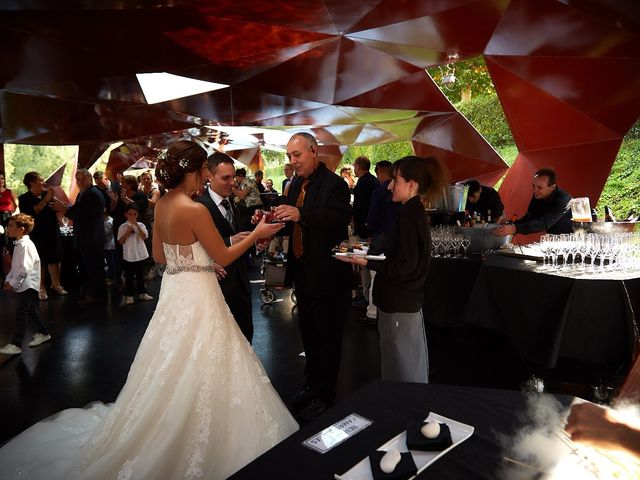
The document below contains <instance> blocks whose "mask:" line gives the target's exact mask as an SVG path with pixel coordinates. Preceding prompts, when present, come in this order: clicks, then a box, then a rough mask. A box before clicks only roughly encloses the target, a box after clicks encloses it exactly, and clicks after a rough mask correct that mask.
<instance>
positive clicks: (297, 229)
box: [292, 178, 309, 258]
mask: <svg viewBox="0 0 640 480" xmlns="http://www.w3.org/2000/svg"><path fill="white" fill-rule="evenodd" d="M308 183H309V179H308V178H305V179H304V180H303V181H302V187H300V193H299V194H298V198H297V199H296V207H298V208H300V207H302V206H303V205H304V197H305V195H306V193H307V184H308ZM292 236H293V256H294V257H296V258H300V257H301V256H302V254H303V253H304V249H303V246H302V227H301V226H300V223H299V222H296V223H294V224H293V232H292Z"/></svg>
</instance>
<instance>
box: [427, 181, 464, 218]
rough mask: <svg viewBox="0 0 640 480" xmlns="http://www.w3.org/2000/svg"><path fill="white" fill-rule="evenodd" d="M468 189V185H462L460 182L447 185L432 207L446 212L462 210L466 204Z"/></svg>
mask: <svg viewBox="0 0 640 480" xmlns="http://www.w3.org/2000/svg"><path fill="white" fill-rule="evenodd" d="M468 191H469V186H468V185H462V184H461V183H456V184H455V185H447V186H446V187H445V188H444V192H443V195H442V197H441V198H440V199H439V200H438V203H437V204H436V205H434V208H435V209H436V210H441V211H446V212H463V211H464V207H465V206H466V204H467V192H468Z"/></svg>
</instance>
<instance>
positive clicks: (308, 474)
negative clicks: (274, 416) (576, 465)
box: [230, 381, 573, 480]
mask: <svg viewBox="0 0 640 480" xmlns="http://www.w3.org/2000/svg"><path fill="white" fill-rule="evenodd" d="M554 397H555V398H556V399H558V400H559V401H560V403H562V404H563V405H565V406H568V405H569V404H570V403H571V400H572V399H573V397H569V396H564V395H559V396H556V395H554ZM526 399H527V397H526V395H525V394H523V393H520V392H515V391H507V390H493V389H482V388H470V387H456V386H447V385H433V384H431V385H425V384H415V383H393V382H383V381H376V382H373V383H370V384H369V385H367V386H366V387H364V388H362V389H361V390H359V391H358V392H356V393H355V394H354V395H353V396H352V397H351V398H350V399H348V400H346V401H344V402H341V403H340V404H338V405H336V406H334V407H333V408H331V409H330V410H329V411H327V412H326V413H325V414H324V415H322V416H321V417H320V418H318V419H316V420H314V421H313V422H311V423H309V424H308V425H306V426H304V427H303V428H302V429H301V430H300V431H298V432H297V433H295V434H293V435H291V437H289V438H288V439H286V440H285V441H283V442H282V443H280V444H279V445H276V446H275V447H274V448H272V449H271V450H269V451H268V452H267V453H265V454H264V455H262V456H261V457H258V458H257V459H256V460H254V461H253V462H252V463H250V464H249V465H247V466H246V467H245V468H243V469H242V470H240V471H239V472H237V473H236V474H235V475H233V476H232V477H230V478H232V479H236V480H240V479H258V478H278V479H305V480H313V479H331V478H333V475H334V474H335V473H338V474H342V473H344V472H346V471H347V470H349V469H350V468H351V467H352V466H354V465H355V464H356V463H358V462H359V461H360V460H362V459H363V458H365V457H366V456H368V455H369V454H370V453H371V452H373V451H375V450H376V449H377V448H378V447H379V446H380V445H382V444H383V443H385V442H386V441H387V440H389V439H391V438H393V437H394V436H396V435H397V434H399V433H401V432H402V431H404V430H405V429H406V427H407V425H409V424H411V423H413V422H415V421H418V420H422V419H424V418H426V417H427V415H428V414H429V412H430V411H433V412H435V413H438V414H441V415H444V416H445V417H448V418H451V419H453V420H457V421H460V422H462V423H466V424H468V425H471V426H473V427H474V428H475V432H474V433H473V435H472V436H471V438H469V439H468V440H466V441H465V442H463V443H462V444H460V445H458V446H456V447H455V448H454V449H453V450H451V451H450V452H449V453H447V454H446V455H444V456H443V457H442V458H440V459H439V460H437V461H436V462H435V463H434V464H432V465H431V466H429V467H428V468H427V469H426V470H425V471H424V472H423V473H422V474H421V475H420V476H419V477H418V478H420V479H432V478H434V479H435V478H437V479H443V480H447V479H451V480H459V479H492V480H493V479H495V478H497V475H498V472H499V470H500V469H501V468H502V467H503V466H504V460H503V456H504V455H505V448H506V447H505V445H504V443H509V439H510V438H512V437H513V436H514V435H515V433H516V432H518V430H519V429H520V428H521V427H522V426H523V425H524V424H525V423H526V415H525V412H526V408H527V407H526ZM351 413H357V414H359V415H362V416H363V417H365V418H368V419H369V420H372V421H373V424H372V425H371V426H369V427H368V428H366V429H364V430H363V431H362V432H360V433H358V434H357V435H355V436H354V437H352V438H350V439H348V440H346V441H345V442H344V443H342V444H340V445H338V446H336V447H334V448H333V450H330V451H329V452H327V453H325V454H324V455H322V454H320V453H317V452H314V451H312V450H310V449H308V448H306V447H304V446H302V442H303V441H304V440H306V439H307V438H309V437H310V436H312V435H314V434H316V433H318V432H319V431H321V430H322V429H324V428H326V427H328V426H330V425H332V424H334V423H335V422H337V421H338V420H341V419H343V418H344V417H346V416H347V415H349V414H351Z"/></svg>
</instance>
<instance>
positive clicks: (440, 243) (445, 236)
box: [431, 225, 471, 258]
mask: <svg viewBox="0 0 640 480" xmlns="http://www.w3.org/2000/svg"><path fill="white" fill-rule="evenodd" d="M431 244H432V247H433V251H432V256H433V257H443V258H454V257H459V256H460V249H461V248H462V250H463V252H464V257H465V258H466V257H467V248H469V245H471V240H470V239H469V238H467V237H466V236H464V235H463V234H461V233H458V232H456V231H455V229H454V227H452V226H448V225H438V226H436V227H434V228H432V229H431Z"/></svg>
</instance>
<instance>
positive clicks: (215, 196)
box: [207, 187, 233, 226]
mask: <svg viewBox="0 0 640 480" xmlns="http://www.w3.org/2000/svg"><path fill="white" fill-rule="evenodd" d="M207 191H208V192H209V196H210V197H211V200H213V203H215V204H216V207H218V210H220V213H221V214H222V216H223V217H224V218H226V219H227V221H228V222H229V224H230V225H231V226H233V221H232V219H233V210H231V205H232V203H231V200H229V199H228V198H226V197H223V196H221V195H218V194H217V193H216V192H214V191H213V190H211V187H208V188H207ZM225 199H226V200H227V202H229V211H227V209H226V208H224V205H222V201H223V200H225Z"/></svg>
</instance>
